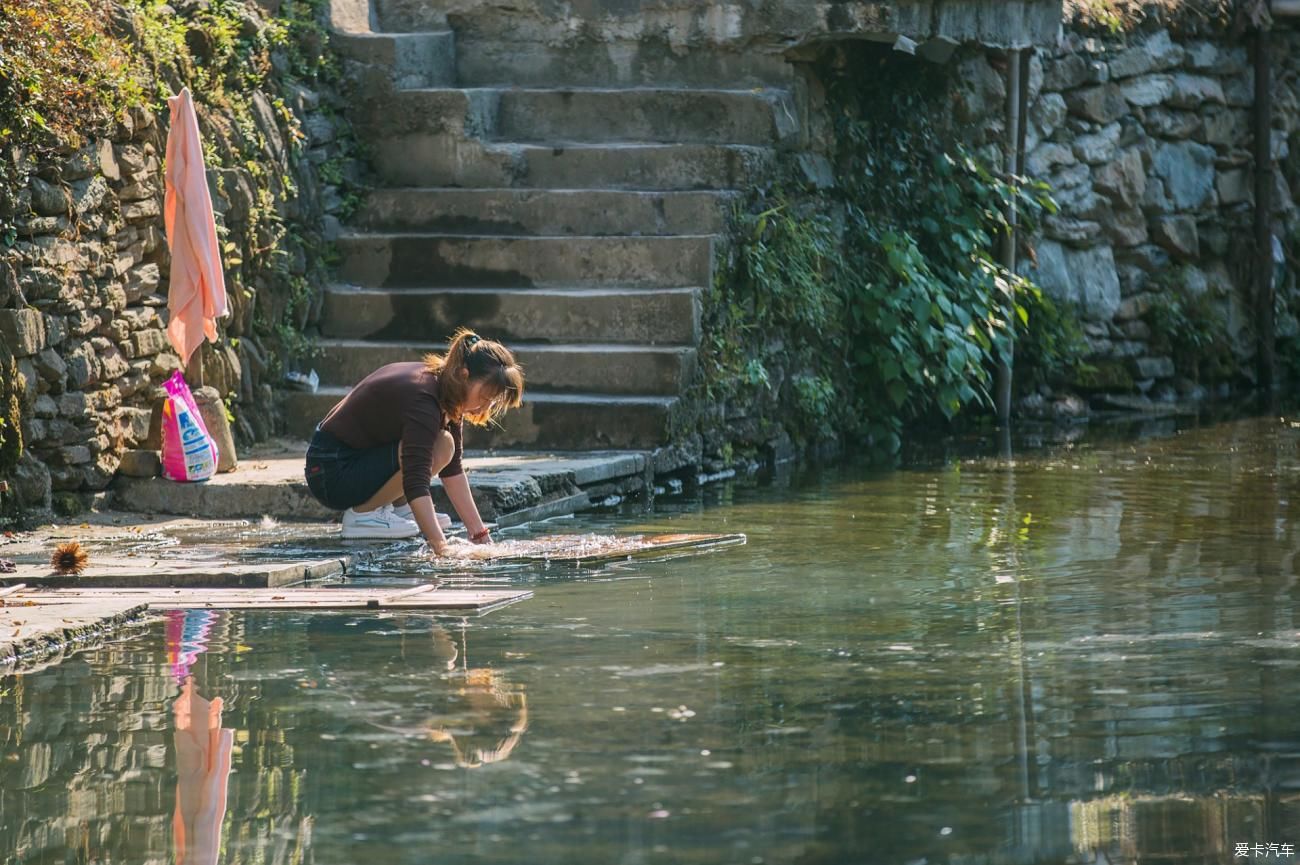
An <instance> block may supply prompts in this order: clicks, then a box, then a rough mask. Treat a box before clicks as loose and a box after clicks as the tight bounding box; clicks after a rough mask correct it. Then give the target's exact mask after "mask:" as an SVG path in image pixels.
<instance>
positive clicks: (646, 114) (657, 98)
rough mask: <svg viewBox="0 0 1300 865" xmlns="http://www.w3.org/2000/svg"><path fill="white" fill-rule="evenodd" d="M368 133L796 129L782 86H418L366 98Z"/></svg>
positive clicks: (584, 137) (690, 135) (607, 138)
mask: <svg viewBox="0 0 1300 865" xmlns="http://www.w3.org/2000/svg"><path fill="white" fill-rule="evenodd" d="M360 116H363V117H365V118H366V120H367V123H368V128H369V129H370V130H372V131H373V133H374V134H375V135H378V136H386V135H391V134H409V133H429V132H443V131H446V130H448V129H449V128H454V127H455V126H456V125H457V124H458V123H459V124H460V125H461V128H464V129H466V130H475V131H477V133H478V134H480V135H481V136H482V137H485V138H490V139H496V140H501V141H513V142H524V143H530V142H531V143H538V142H544V143H548V144H561V143H566V144H567V143H583V142H585V143H596V144H601V143H611V142H649V143H655V142H659V143H668V142H671V143H683V144H692V143H693V144H750V145H756V146H771V145H775V144H778V143H779V142H782V141H786V140H789V139H790V138H791V137H792V136H794V135H795V134H796V133H797V132H798V123H797V122H796V120H795V117H796V113H795V107H794V102H793V100H792V98H791V96H790V94H789V93H788V92H787V91H785V90H777V89H753V90H717V89H713V90H705V89H691V88H680V87H635V88H614V89H609V88H510V89H503V88H494V87H485V88H424V89H418V90H403V91H399V92H396V93H393V94H391V96H389V97H388V98H382V99H376V100H375V101H374V102H373V103H370V104H368V106H367V110H363V111H362V112H361V113H360Z"/></svg>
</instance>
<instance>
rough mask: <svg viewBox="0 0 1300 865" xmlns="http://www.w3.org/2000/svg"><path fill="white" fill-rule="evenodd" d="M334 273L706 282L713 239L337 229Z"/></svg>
mask: <svg viewBox="0 0 1300 865" xmlns="http://www.w3.org/2000/svg"><path fill="white" fill-rule="evenodd" d="M337 244H338V249H339V253H340V254H341V256H342V263H341V265H340V267H339V276H340V277H341V278H342V279H343V280H345V281H347V282H350V283H353V284H356V285H362V286H367V287H373V288H399V287H404V286H480V287H485V288H509V287H520V288H523V287H535V288H543V287H548V286H592V287H595V286H611V285H613V286H622V287H655V288H672V287H687V286H694V285H710V284H711V283H712V279H713V239H712V237H711V236H710V235H679V236H675V237H590V236H570V237H514V236H496V237H494V236H491V235H453V234H378V233H375V234H344V235H341V236H340V237H339V238H338V241H337Z"/></svg>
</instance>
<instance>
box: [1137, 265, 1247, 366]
mask: <svg viewBox="0 0 1300 865" xmlns="http://www.w3.org/2000/svg"><path fill="white" fill-rule="evenodd" d="M1218 303H1219V300H1218V299H1217V298H1216V297H1215V295H1214V294H1213V292H1210V291H1204V292H1201V293H1200V294H1196V295H1189V294H1187V293H1186V292H1185V291H1182V290H1181V289H1179V288H1178V287H1166V288H1164V289H1163V290H1161V291H1160V292H1158V293H1157V295H1156V299H1155V301H1154V302H1153V304H1152V306H1151V308H1150V310H1148V312H1147V316H1146V320H1147V322H1148V323H1149V324H1150V326H1151V349H1152V351H1155V352H1158V353H1160V354H1167V355H1169V356H1170V357H1171V358H1172V359H1173V361H1174V367H1175V368H1176V369H1177V370H1178V371H1179V372H1180V373H1181V374H1183V375H1185V376H1187V377H1188V378H1190V379H1192V380H1193V381H1196V382H1201V383H1208V382H1217V381H1224V380H1226V379H1228V378H1230V377H1231V376H1232V372H1233V369H1234V367H1235V364H1234V361H1233V355H1232V345H1231V342H1230V341H1229V338H1228V329H1227V327H1226V326H1225V325H1224V323H1223V316H1222V314H1221V312H1220V310H1219V309H1218V308H1217V306H1218Z"/></svg>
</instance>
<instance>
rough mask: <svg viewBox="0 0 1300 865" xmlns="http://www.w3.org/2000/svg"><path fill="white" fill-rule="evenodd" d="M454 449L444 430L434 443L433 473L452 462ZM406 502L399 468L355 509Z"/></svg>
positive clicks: (359, 511)
mask: <svg viewBox="0 0 1300 865" xmlns="http://www.w3.org/2000/svg"><path fill="white" fill-rule="evenodd" d="M454 451H455V445H454V444H453V443H452V440H451V433H449V432H447V431H446V430H443V432H441V433H439V435H438V438H437V439H436V440H435V441H434V443H433V474H435V475H436V474H437V473H438V472H440V471H442V470H443V469H444V468H446V467H447V463H449V462H451V456H452V454H453V453H454ZM401 464H402V454H401V451H398V454H397V465H398V466H401ZM405 503H406V497H405V496H404V495H402V472H401V469H400V468H399V469H398V472H397V474H395V475H393V476H392V477H391V478H389V479H388V480H387V481H385V482H384V485H383V486H382V487H380V488H379V491H378V492H376V493H375V494H374V495H373V496H371V497H370V498H368V499H367V500H366V502H365V504H361V505H357V506H356V507H355V508H353V510H354V511H356V512H357V513H365V512H366V511H373V510H374V509H375V508H377V507H380V506H381V505H384V504H392V505H400V504H405Z"/></svg>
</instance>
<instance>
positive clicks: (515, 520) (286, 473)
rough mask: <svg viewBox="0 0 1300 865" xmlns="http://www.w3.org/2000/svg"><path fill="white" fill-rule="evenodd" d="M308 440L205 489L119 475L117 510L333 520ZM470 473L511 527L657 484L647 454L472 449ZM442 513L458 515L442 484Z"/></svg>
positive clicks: (258, 454) (286, 444) (262, 454)
mask: <svg viewBox="0 0 1300 865" xmlns="http://www.w3.org/2000/svg"><path fill="white" fill-rule="evenodd" d="M306 452H307V445H306V443H305V442H300V441H293V440H289V439H281V440H277V441H274V442H271V443H268V444H264V445H259V446H256V447H254V448H253V449H251V450H250V451H249V452H248V453H247V454H242V453H241V455H240V462H239V467H238V468H237V469H236V470H235V471H233V472H229V473H226V474H221V475H217V476H216V477H214V478H212V479H211V480H209V481H204V482H202V483H192V484H187V483H176V482H174V481H169V480H165V479H163V478H147V479H142V478H127V477H119V478H118V479H117V480H116V481H114V485H113V500H112V503H113V507H115V508H118V509H121V510H125V511H134V512H139V513H148V514H188V515H192V516H196V517H203V518H206V519H257V518H259V517H261V516H271V517H275V518H277V519H309V520H332V519H334V518H336V517H337V515H338V514H337V512H335V511H331V510H330V509H328V508H326V507H324V506H323V505H321V504H320V503H319V502H317V501H316V500H315V499H313V498H312V497H311V494H310V493H309V492H308V491H307V485H306V483H305V482H304V480H303V474H302V468H303V457H304V455H305V454H306ZM465 469H466V471H467V472H468V473H469V476H470V486H471V488H472V489H473V491H474V499H475V502H476V503H477V505H478V508H479V511H480V513H481V514H482V515H483V518H484V519H485V520H487V521H489V522H496V523H497V524H498V525H499V526H502V527H505V526H510V525H518V524H520V523H524V522H529V521H531V520H538V519H545V518H547V517H553V516H561V515H564V514H571V513H574V512H576V511H580V510H583V509H584V508H587V507H589V506H590V505H591V503H592V502H593V501H599V500H602V499H606V498H608V497H609V496H623V495H627V494H629V493H633V492H638V491H641V490H643V489H645V488H647V487H648V486H649V485H650V484H651V483H652V466H651V460H650V457H649V455H648V454H647V453H645V452H642V451H595V452H582V453H572V454H565V453H542V452H498V453H484V452H475V451H469V452H467V453H466V457H465ZM433 495H434V500H435V503H436V505H437V507H439V509H441V510H443V511H445V512H447V513H449V514H451V516H452V517H453V519H454V518H455V516H456V514H455V512H454V511H453V510H452V509H451V507H450V503H449V502H448V501H447V499H446V497H445V496H444V495H443V493H442V488H441V486H440V485H438V484H437V483H435V484H434V487H433Z"/></svg>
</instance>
